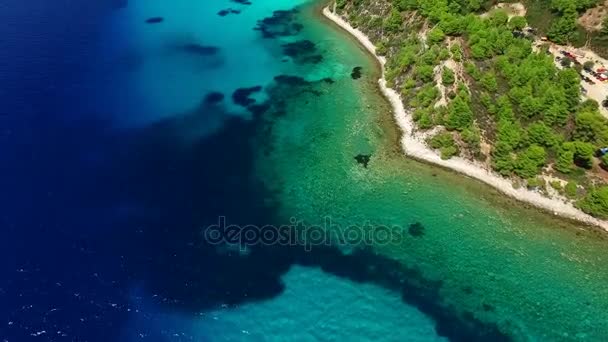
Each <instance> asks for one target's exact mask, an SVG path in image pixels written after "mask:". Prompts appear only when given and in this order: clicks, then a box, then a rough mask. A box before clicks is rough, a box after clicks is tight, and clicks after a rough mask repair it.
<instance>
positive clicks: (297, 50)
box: [282, 39, 317, 57]
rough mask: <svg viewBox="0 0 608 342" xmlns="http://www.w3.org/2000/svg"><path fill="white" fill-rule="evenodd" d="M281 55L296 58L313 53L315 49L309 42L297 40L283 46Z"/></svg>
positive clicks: (313, 44)
mask: <svg viewBox="0 0 608 342" xmlns="http://www.w3.org/2000/svg"><path fill="white" fill-rule="evenodd" d="M282 47H283V54H285V55H287V56H289V57H297V56H301V55H304V54H309V53H311V52H314V51H315V50H316V49H317V48H316V45H315V43H313V42H311V41H310V40H307V39H306V40H298V41H296V42H293V43H287V44H283V45H282Z"/></svg>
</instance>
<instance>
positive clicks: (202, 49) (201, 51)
mask: <svg viewBox="0 0 608 342" xmlns="http://www.w3.org/2000/svg"><path fill="white" fill-rule="evenodd" d="M180 49H181V50H182V51H184V52H187V53H191V54H195V55H201V56H213V55H216V54H217V53H218V52H219V51H220V48H218V47H217V46H208V45H201V44H198V43H190V44H184V45H182V46H180Z"/></svg>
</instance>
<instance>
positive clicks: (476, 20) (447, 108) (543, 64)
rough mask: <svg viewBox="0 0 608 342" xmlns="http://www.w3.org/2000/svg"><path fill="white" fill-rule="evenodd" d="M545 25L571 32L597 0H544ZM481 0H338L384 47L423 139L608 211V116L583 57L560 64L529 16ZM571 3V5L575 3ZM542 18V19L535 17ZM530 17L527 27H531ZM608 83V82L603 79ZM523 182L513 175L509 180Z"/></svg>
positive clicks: (555, 33)
mask: <svg viewBox="0 0 608 342" xmlns="http://www.w3.org/2000/svg"><path fill="white" fill-rule="evenodd" d="M545 2H546V4H544V6H546V5H547V4H548V5H549V6H550V8H551V11H552V12H551V13H552V14H551V15H552V18H551V23H550V26H549V27H548V28H547V29H548V32H549V33H548V35H550V36H551V39H555V40H561V39H566V40H568V39H570V38H571V37H572V35H573V34H575V32H576V24H575V25H574V29H572V27H571V26H572V25H571V24H572V20H574V21H576V19H577V17H578V13H579V12H580V11H582V10H584V9H586V8H588V7H590V6H593V5H594V4H595V1H594V0H553V1H549V0H547V1H545ZM495 5H496V3H494V2H482V1H479V0H393V1H389V0H337V1H336V7H337V11H338V13H340V14H341V15H342V16H344V17H345V18H346V19H348V20H349V22H350V23H351V24H352V25H353V26H356V27H358V28H359V29H361V30H362V31H363V32H365V33H366V34H367V35H368V36H369V37H370V38H371V39H372V41H373V42H374V44H375V45H376V46H377V51H378V54H381V55H385V56H386V57H387V64H386V78H387V81H388V84H389V86H391V87H393V88H394V89H396V90H397V91H399V92H400V93H401V95H402V98H403V101H404V104H405V106H406V108H408V109H410V110H411V111H412V113H413V118H414V120H415V121H416V122H417V125H418V128H419V129H420V130H428V132H429V137H428V143H429V144H430V146H432V147H433V148H435V149H437V150H439V151H440V153H441V155H442V157H443V158H450V157H452V156H455V155H460V156H463V157H465V158H469V159H475V160H477V161H479V162H481V163H484V164H485V165H487V167H488V168H492V169H493V170H495V171H497V172H499V173H501V174H502V175H504V176H509V177H512V178H513V179H521V180H525V182H524V181H522V182H521V184H523V185H525V186H528V187H534V188H538V189H539V190H540V191H544V192H548V193H554V192H559V193H561V194H562V195H565V196H567V197H569V198H572V199H573V200H576V201H578V202H577V204H578V206H579V207H580V208H581V209H583V210H585V211H587V212H589V213H591V214H593V215H596V216H598V217H602V218H608V188H606V187H604V184H605V179H608V177H607V175H608V172H606V171H605V170H604V168H607V165H608V158H603V160H602V159H601V158H596V156H595V155H596V154H597V153H598V151H599V150H600V149H601V148H603V147H606V146H608V120H606V118H604V117H603V116H602V115H600V113H599V111H598V103H597V102H595V101H593V100H585V99H584V98H583V97H582V96H581V95H582V94H581V85H580V82H581V79H580V69H581V68H582V66H580V65H566V63H564V66H563V67H562V66H561V65H559V64H558V63H555V62H554V57H553V55H551V54H549V53H548V51H547V46H545V45H542V44H537V43H536V42H535V40H534V37H533V34H534V35H536V34H537V33H536V29H533V28H534V27H535V23H534V22H531V23H529V24H530V25H528V23H527V19H526V18H525V17H523V16H517V15H514V14H513V13H509V12H508V11H504V10H498V9H493V8H494V6H495ZM572 11H574V12H572ZM539 20H540V19H539ZM528 26H532V28H530V27H528ZM607 86H608V85H607ZM515 183H520V182H515Z"/></svg>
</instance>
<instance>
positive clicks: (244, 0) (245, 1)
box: [230, 0, 252, 5]
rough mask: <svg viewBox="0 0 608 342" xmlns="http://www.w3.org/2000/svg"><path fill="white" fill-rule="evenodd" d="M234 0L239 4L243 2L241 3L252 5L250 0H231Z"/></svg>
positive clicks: (233, 0)
mask: <svg viewBox="0 0 608 342" xmlns="http://www.w3.org/2000/svg"><path fill="white" fill-rule="evenodd" d="M230 1H232V2H236V3H237V4H241V5H251V4H252V2H251V1H249V0H230Z"/></svg>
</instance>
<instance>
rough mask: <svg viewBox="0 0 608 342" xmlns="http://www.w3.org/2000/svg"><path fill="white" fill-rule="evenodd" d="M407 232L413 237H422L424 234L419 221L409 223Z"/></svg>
mask: <svg viewBox="0 0 608 342" xmlns="http://www.w3.org/2000/svg"><path fill="white" fill-rule="evenodd" d="M408 232H409V233H410V235H411V236H413V237H422V236H423V235H424V226H423V225H422V223H420V222H414V223H412V224H410V226H409V228H408Z"/></svg>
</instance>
